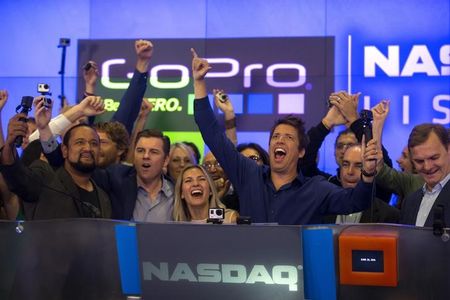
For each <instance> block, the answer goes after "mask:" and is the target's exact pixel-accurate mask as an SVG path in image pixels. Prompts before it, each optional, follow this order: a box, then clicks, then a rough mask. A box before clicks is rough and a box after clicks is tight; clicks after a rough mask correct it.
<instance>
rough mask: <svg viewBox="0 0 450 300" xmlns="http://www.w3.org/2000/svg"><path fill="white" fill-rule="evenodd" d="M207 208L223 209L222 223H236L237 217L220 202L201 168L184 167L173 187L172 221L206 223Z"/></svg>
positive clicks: (236, 214)
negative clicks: (223, 217)
mask: <svg viewBox="0 0 450 300" xmlns="http://www.w3.org/2000/svg"><path fill="white" fill-rule="evenodd" d="M209 208H224V209H225V219H224V223H236V219H237V217H238V216H239V214H238V213H237V212H236V211H235V210H232V209H227V208H226V207H225V205H223V204H222V202H220V200H219V198H218V196H217V191H216V188H215V185H214V183H213V181H212V180H211V178H210V177H209V176H208V173H207V172H206V170H205V169H204V168H203V167H202V166H199V165H189V166H187V167H185V168H184V169H183V170H182V171H181V173H180V176H179V177H178V179H177V183H176V185H175V204H174V208H173V218H174V220H175V221H184V222H195V223H206V221H207V219H208V213H209Z"/></svg>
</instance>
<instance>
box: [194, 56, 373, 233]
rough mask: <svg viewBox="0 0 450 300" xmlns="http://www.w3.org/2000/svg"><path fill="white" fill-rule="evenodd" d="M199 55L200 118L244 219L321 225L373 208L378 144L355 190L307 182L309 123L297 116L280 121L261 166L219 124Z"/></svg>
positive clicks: (370, 146)
mask: <svg viewBox="0 0 450 300" xmlns="http://www.w3.org/2000/svg"><path fill="white" fill-rule="evenodd" d="M191 51H192V54H193V60H192V72H193V78H194V92H195V98H196V100H195V102H194V115H195V120H196V123H197V125H198V127H199V129H200V131H201V133H202V136H203V139H204V141H205V142H206V144H207V145H208V146H209V148H210V149H211V151H212V152H213V153H214V156H215V157H216V159H217V160H218V161H219V163H220V165H221V166H222V168H223V169H224V170H225V173H226V174H227V175H228V177H229V179H230V181H231V182H232V184H233V187H234V188H235V189H236V190H237V193H238V194H239V200H240V209H241V215H247V216H251V217H252V221H253V222H256V223H264V222H278V223H279V224H286V225H287V224H312V223H316V224H317V223H320V221H321V218H322V216H323V215H325V214H333V213H335V214H340V213H344V214H347V213H351V212H354V211H361V210H364V209H366V208H367V207H368V206H369V204H370V197H371V194H372V185H373V184H372V182H373V177H374V176H375V167H376V141H370V142H369V143H368V146H367V147H366V149H365V151H364V162H363V165H364V167H363V172H362V173H363V176H362V177H363V179H362V180H361V181H360V182H359V183H358V184H357V186H356V187H355V189H342V188H340V187H337V186H335V185H333V184H331V183H329V182H327V181H326V180H325V179H324V178H323V177H320V176H316V177H313V178H305V177H303V175H302V173H301V172H300V171H298V169H297V163H298V160H299V159H300V158H301V157H303V156H304V154H305V146H306V144H307V136H306V134H305V130H304V127H303V122H302V121H301V120H299V119H297V118H294V117H287V118H284V119H281V120H279V122H277V123H276V124H275V125H274V127H273V128H272V130H271V134H270V141H269V158H270V166H258V165H257V164H255V163H254V162H253V161H252V160H251V159H249V158H247V157H244V156H243V155H241V154H240V153H239V152H238V151H237V150H236V148H235V146H234V145H233V143H232V142H231V141H230V140H229V139H228V138H227V137H226V136H225V134H224V132H223V130H221V128H220V126H219V125H218V122H217V119H216V118H215V116H214V113H213V111H212V109H211V106H210V104H209V101H208V98H207V95H208V93H207V90H206V84H205V80H204V78H205V75H206V73H207V72H208V70H209V69H210V66H209V64H208V61H207V60H205V59H201V58H199V57H198V55H197V53H196V52H195V50H193V49H192V50H191Z"/></svg>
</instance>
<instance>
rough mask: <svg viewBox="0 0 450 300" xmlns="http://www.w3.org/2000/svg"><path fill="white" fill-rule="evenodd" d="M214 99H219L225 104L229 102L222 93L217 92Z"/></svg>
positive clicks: (226, 96)
mask: <svg viewBox="0 0 450 300" xmlns="http://www.w3.org/2000/svg"><path fill="white" fill-rule="evenodd" d="M216 97H217V98H219V101H220V102H222V103H225V102H227V101H228V100H229V98H228V95H227V94H225V93H222V92H217V94H216Z"/></svg>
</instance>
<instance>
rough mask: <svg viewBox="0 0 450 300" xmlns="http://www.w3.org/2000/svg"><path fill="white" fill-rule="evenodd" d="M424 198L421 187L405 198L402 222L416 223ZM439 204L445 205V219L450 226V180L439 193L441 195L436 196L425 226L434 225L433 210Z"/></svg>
mask: <svg viewBox="0 0 450 300" xmlns="http://www.w3.org/2000/svg"><path fill="white" fill-rule="evenodd" d="M422 198H423V191H422V189H421V188H420V189H418V190H417V191H416V192H414V193H413V194H411V195H409V196H408V197H406V198H405V200H404V202H403V205H402V210H401V216H400V223H402V224H409V225H415V224H416V219H417V213H418V212H419V208H420V203H421V202H422ZM438 205H442V206H443V207H444V221H445V224H446V226H447V227H448V226H450V181H447V183H446V184H445V186H444V187H443V188H442V190H441V192H440V193H439V196H438V197H437V198H436V201H434V204H433V206H432V207H431V210H430V213H429V214H428V217H427V220H426V221H425V225H424V226H425V227H433V221H434V216H433V212H434V210H435V208H436V207H437V206H438Z"/></svg>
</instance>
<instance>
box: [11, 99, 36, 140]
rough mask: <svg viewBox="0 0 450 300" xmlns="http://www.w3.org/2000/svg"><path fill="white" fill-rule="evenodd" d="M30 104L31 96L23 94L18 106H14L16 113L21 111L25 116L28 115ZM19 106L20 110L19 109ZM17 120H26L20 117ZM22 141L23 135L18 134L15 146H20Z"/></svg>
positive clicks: (31, 102) (31, 101) (31, 103)
mask: <svg viewBox="0 0 450 300" xmlns="http://www.w3.org/2000/svg"><path fill="white" fill-rule="evenodd" d="M32 105H33V97H31V96H23V97H22V101H21V102H20V104H19V106H17V107H16V113H18V114H19V113H20V114H22V113H23V114H25V115H26V116H28V112H29V111H30V110H31V106H32ZM21 108H22V110H20V109H21ZM19 110H20V111H19ZM19 120H20V121H22V122H25V123H26V122H27V121H28V120H27V118H20V119H19ZM22 143H23V136H21V135H19V136H18V137H16V139H15V141H14V144H15V145H16V148H19V147H20V146H22Z"/></svg>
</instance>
